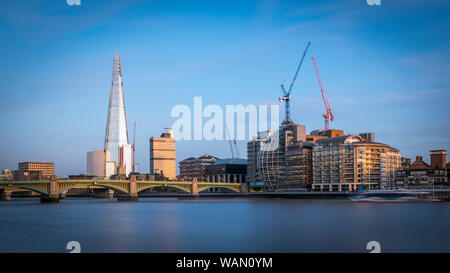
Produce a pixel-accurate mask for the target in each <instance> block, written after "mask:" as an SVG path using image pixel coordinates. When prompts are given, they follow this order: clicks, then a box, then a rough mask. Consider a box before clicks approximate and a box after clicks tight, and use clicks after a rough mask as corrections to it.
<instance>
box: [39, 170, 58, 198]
mask: <svg viewBox="0 0 450 273" xmlns="http://www.w3.org/2000/svg"><path fill="white" fill-rule="evenodd" d="M48 191H49V193H48V195H46V194H41V203H59V199H61V196H60V195H59V193H58V181H57V180H56V177H54V176H52V177H51V178H50V181H49V189H48Z"/></svg>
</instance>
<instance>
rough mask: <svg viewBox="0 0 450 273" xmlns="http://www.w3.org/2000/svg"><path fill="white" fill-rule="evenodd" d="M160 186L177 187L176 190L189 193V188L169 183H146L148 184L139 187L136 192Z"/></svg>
mask: <svg viewBox="0 0 450 273" xmlns="http://www.w3.org/2000/svg"><path fill="white" fill-rule="evenodd" d="M162 187H166V188H174V189H178V190H181V191H183V192H186V193H191V191H190V190H187V189H185V188H183V187H180V186H176V185H170V184H167V185H148V186H145V187H142V188H139V189H138V190H137V192H141V191H144V190H147V189H151V188H162Z"/></svg>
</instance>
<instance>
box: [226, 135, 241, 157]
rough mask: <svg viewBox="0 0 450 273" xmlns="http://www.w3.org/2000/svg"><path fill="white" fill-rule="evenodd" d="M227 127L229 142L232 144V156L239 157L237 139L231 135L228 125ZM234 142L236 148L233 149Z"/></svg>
mask: <svg viewBox="0 0 450 273" xmlns="http://www.w3.org/2000/svg"><path fill="white" fill-rule="evenodd" d="M226 129H227V135H228V140H229V142H228V143H229V144H230V150H231V158H233V159H235V158H239V157H240V155H239V151H238V148H237V145H236V140H235V139H234V138H233V140H232V139H231V137H230V132H229V131H228V127H226ZM233 143H234V150H233Z"/></svg>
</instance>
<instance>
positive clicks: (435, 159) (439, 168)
mask: <svg viewBox="0 0 450 273" xmlns="http://www.w3.org/2000/svg"><path fill="white" fill-rule="evenodd" d="M430 162H431V165H429V164H427V163H426V162H425V161H424V160H423V158H422V156H416V160H415V161H414V162H413V163H411V164H410V165H406V166H403V168H402V169H401V170H398V171H397V185H399V186H431V185H433V184H434V185H446V186H447V185H449V168H448V167H449V166H448V165H449V164H448V163H446V150H432V151H430Z"/></svg>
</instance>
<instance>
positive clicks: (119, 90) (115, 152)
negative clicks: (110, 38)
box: [105, 52, 131, 174]
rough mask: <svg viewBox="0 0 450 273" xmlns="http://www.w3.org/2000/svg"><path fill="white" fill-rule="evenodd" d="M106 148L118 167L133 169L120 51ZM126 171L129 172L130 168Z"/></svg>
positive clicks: (113, 86)
mask: <svg viewBox="0 0 450 273" xmlns="http://www.w3.org/2000/svg"><path fill="white" fill-rule="evenodd" d="M119 148H121V149H124V152H122V153H120V154H121V155H122V158H119V155H120V154H119ZM106 150H107V151H109V152H110V154H111V160H113V161H115V162H116V164H117V166H118V167H124V168H125V167H126V168H127V169H128V168H129V169H130V170H131V154H129V152H128V150H129V151H131V146H130V145H129V141H128V127H127V115H126V111H125V96H124V91H123V80H122V69H121V66H120V53H117V54H116V53H115V52H114V60H113V72H112V82H111V90H110V95H109V106H108V120H107V125H106V134H105V151H106ZM128 154H129V155H128ZM128 157H130V158H128ZM119 163H123V164H124V166H119ZM128 165H129V166H128ZM126 173H127V174H128V173H129V172H128V170H127V171H126Z"/></svg>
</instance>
